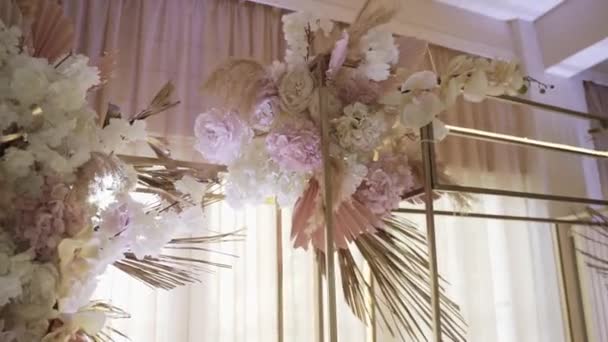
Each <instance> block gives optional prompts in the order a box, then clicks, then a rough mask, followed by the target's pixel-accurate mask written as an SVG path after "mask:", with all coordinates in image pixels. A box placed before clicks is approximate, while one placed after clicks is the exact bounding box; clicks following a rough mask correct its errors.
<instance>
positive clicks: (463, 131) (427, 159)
mask: <svg viewBox="0 0 608 342" xmlns="http://www.w3.org/2000/svg"><path fill="white" fill-rule="evenodd" d="M491 99H493V100H495V101H500V102H507V103H511V104H517V105H522V106H529V107H533V108H538V109H542V110H547V111H552V112H556V113H560V114H565V115H570V116H574V117H577V118H581V119H587V120H594V121H598V122H599V123H600V124H601V125H602V127H608V118H604V117H601V116H599V115H595V114H588V113H582V112H577V111H573V110H570V109H565V108H560V107H555V106H551V105H546V104H542V103H539V102H534V101H530V100H526V99H521V98H517V97H509V96H501V97H491ZM447 129H448V135H451V136H458V137H461V138H467V139H475V140H483V141H489V142H493V143H501V144H509V145H518V146H523V147H534V148H540V149H545V150H551V151H557V152H563V153H574V154H578V155H581V156H586V157H593V158H602V159H603V158H608V152H607V151H596V150H592V149H586V148H581V147H578V146H571V145H565V144H557V143H552V142H546V141H540V140H534V139H528V138H523V137H517V136H512V135H505V134H497V133H493V132H487V131H481V130H474V129H469V128H464V127H457V126H447ZM420 135H421V149H422V160H423V167H424V177H425V182H424V187H423V188H422V189H418V190H415V191H413V192H412V193H410V194H408V196H411V197H418V196H420V195H422V194H424V200H423V202H424V204H425V208H424V209H398V210H396V212H401V213H410V214H424V215H425V216H426V223H427V242H428V246H429V247H428V248H429V257H430V273H431V286H432V296H431V306H432V310H433V311H432V312H433V324H432V330H433V341H434V342H441V341H442V336H441V317H440V303H439V285H438V284H439V272H438V270H437V242H436V232H435V216H447V215H449V216H456V217H471V218H480V219H491V220H510V221H525V222H537V223H539V222H540V223H552V224H554V225H555V229H556V231H557V230H558V228H559V225H597V223H594V222H592V221H590V220H584V219H577V218H573V219H564V218H551V217H529V216H513V215H497V214H485V213H458V212H447V211H436V210H434V208H433V196H432V194H433V193H434V192H435V191H443V192H461V193H470V194H482V195H495V196H507V197H519V198H525V199H533V200H545V201H555V202H569V203H579V204H585V205H602V206H608V200H606V199H595V198H583V197H573V196H564V195H554V194H543V193H534V192H520V191H511V190H503V189H492V188H481V187H471V186H460V185H447V184H441V183H439V182H438V177H437V169H436V166H435V164H436V162H435V161H436V159H435V149H434V146H433V126H432V124H429V125H428V126H426V127H424V128H422V129H421V132H420ZM560 256H561V255H560ZM560 265H561V266H563V264H561V263H560ZM562 281H563V282H564V283H565V279H562ZM564 285H569V284H562V288H564ZM568 300H569V302H568V303H566V305H568V304H569V303H570V302H571V301H572V298H569V299H568ZM566 318H567V319H568V322H567V325H568V327H570V328H571V325H572V324H571V316H570V315H568V316H567V317H566ZM569 334H570V336H571V337H572V336H574V333H573V332H572V331H570V332H569Z"/></svg>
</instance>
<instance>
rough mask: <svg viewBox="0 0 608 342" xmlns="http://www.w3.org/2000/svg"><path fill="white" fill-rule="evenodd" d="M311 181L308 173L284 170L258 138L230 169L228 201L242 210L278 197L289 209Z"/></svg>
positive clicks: (226, 191)
mask: <svg viewBox="0 0 608 342" xmlns="http://www.w3.org/2000/svg"><path fill="white" fill-rule="evenodd" d="M308 179H310V175H308V174H302V173H296V172H286V171H283V170H281V169H280V167H279V166H278V165H277V164H276V163H275V162H274V161H272V159H271V158H270V156H269V155H268V152H267V150H266V146H265V142H264V140H263V139H254V141H253V142H252V143H251V144H249V145H248V146H247V147H246V149H245V150H244V151H243V156H242V157H241V158H240V159H238V160H237V161H236V162H235V163H234V164H232V165H230V166H229V167H228V175H227V177H226V189H225V193H226V201H227V202H228V204H229V205H230V206H232V207H233V208H236V209H238V208H242V207H243V206H246V205H258V204H262V203H264V202H265V201H266V200H267V199H268V198H270V197H273V196H277V199H278V202H279V204H280V205H281V206H289V205H291V204H293V203H294V202H295V201H296V200H297V198H298V197H299V196H300V195H301V194H302V192H303V191H304V189H305V187H306V184H307V182H308Z"/></svg>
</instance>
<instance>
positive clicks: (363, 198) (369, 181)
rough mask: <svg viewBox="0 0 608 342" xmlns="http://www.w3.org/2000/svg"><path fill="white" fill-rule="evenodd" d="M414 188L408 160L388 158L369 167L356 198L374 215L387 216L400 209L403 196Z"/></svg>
mask: <svg viewBox="0 0 608 342" xmlns="http://www.w3.org/2000/svg"><path fill="white" fill-rule="evenodd" d="M413 187H414V178H413V175H412V170H411V168H410V167H409V165H408V163H407V158H406V157H405V156H402V157H398V156H386V157H381V158H380V160H378V161H377V162H372V163H371V164H370V165H368V173H367V176H366V177H365V179H364V180H363V182H362V183H361V185H360V186H359V188H358V189H357V192H355V198H356V199H357V200H358V201H360V202H361V203H362V204H363V205H365V206H366V207H367V208H368V209H370V210H371V211H372V212H373V213H374V214H377V215H380V216H385V215H388V214H390V212H391V211H392V210H394V209H396V208H398V207H399V202H401V196H403V194H404V193H405V192H407V191H409V190H411V189H412V188H413Z"/></svg>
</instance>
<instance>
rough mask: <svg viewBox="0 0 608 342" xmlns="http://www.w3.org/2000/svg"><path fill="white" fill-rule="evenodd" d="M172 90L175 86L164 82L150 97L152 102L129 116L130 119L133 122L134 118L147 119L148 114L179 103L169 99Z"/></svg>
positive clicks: (167, 108) (165, 109)
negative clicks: (152, 96)
mask: <svg viewBox="0 0 608 342" xmlns="http://www.w3.org/2000/svg"><path fill="white" fill-rule="evenodd" d="M174 91H175V86H174V85H173V83H171V82H167V83H165V85H164V86H163V87H162V88H161V90H160V91H159V92H158V93H156V95H155V96H154V98H153V99H152V102H150V105H149V106H148V107H147V108H146V109H144V110H142V111H141V112H139V113H138V114H136V115H134V116H133V117H131V119H130V121H131V122H135V120H144V119H147V118H149V117H150V116H153V115H156V114H159V113H162V112H164V111H167V110H169V109H171V108H173V107H175V106H177V105H178V104H180V101H172V100H171V96H172V95H173V92H174Z"/></svg>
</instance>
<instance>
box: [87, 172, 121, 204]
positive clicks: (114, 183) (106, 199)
mask: <svg viewBox="0 0 608 342" xmlns="http://www.w3.org/2000/svg"><path fill="white" fill-rule="evenodd" d="M120 185H121V182H120V180H119V179H117V178H116V177H114V176H113V175H111V174H107V175H104V176H102V177H96V178H95V183H94V184H93V185H92V186H91V188H92V191H91V195H90V196H89V203H92V204H95V205H96V206H97V207H98V208H99V209H105V208H107V207H108V206H109V205H110V204H112V203H113V202H114V201H116V191H117V190H118V188H119V187H120Z"/></svg>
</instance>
